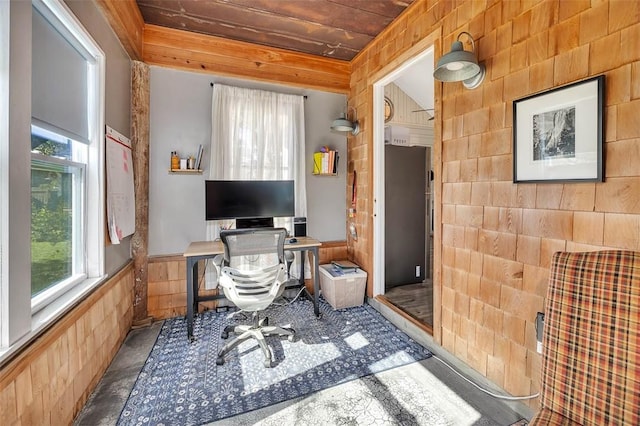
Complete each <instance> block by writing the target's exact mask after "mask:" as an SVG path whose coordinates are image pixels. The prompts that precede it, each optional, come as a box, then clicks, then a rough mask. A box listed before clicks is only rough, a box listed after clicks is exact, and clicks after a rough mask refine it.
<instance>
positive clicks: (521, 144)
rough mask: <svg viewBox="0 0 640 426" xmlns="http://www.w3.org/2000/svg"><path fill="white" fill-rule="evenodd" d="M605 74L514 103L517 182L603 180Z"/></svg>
mask: <svg viewBox="0 0 640 426" xmlns="http://www.w3.org/2000/svg"><path fill="white" fill-rule="evenodd" d="M603 115H604V75H600V76H597V77H593V78H590V79H588V80H584V81H580V82H577V83H572V84H569V85H566V86H562V87H557V88H554V89H552V90H549V91H547V92H543V93H538V94H535V95H531V96H528V97H526V98H522V99H518V100H516V101H514V102H513V182H514V183H521V182H569V181H580V182H602V181H603V179H604V170H603V167H604V166H603V158H602V157H603V145H602V142H603V139H604V126H603Z"/></svg>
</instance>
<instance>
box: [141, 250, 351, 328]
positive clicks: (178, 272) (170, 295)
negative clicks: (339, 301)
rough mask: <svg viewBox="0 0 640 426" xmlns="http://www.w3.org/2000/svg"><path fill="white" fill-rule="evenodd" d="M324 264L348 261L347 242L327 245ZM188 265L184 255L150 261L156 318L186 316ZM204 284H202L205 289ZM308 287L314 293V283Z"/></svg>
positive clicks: (151, 301)
mask: <svg viewBox="0 0 640 426" xmlns="http://www.w3.org/2000/svg"><path fill="white" fill-rule="evenodd" d="M319 252H320V264H321V265H322V264H325V263H330V262H331V261H332V260H343V259H347V243H346V241H331V242H324V243H322V246H321V247H320V250H319ZM198 270H199V271H200V273H201V274H200V280H201V283H203V282H204V281H203V280H204V276H203V275H202V271H204V266H203V262H200V263H199V264H198ZM186 271H187V262H186V260H185V258H184V256H180V255H177V256H156V257H151V258H149V289H148V294H149V296H148V311H149V315H151V316H152V317H153V318H154V319H156V320H157V319H164V318H173V317H176V316H180V315H185V314H186V309H187V292H186V291H187V290H186V289H187V276H186V273H187V272H186ZM202 285H203V284H201V288H203V287H202ZM306 285H307V288H308V289H309V290H310V291H313V283H312V282H311V280H307V282H306ZM200 294H202V295H208V294H217V290H201V292H200ZM201 305H202V306H203V307H205V308H206V309H213V308H215V307H216V302H214V301H212V302H204V303H202V304H201Z"/></svg>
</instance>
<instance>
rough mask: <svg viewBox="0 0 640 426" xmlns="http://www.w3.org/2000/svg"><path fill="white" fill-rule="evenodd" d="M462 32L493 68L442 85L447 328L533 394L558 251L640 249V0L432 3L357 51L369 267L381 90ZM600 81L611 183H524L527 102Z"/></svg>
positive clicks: (438, 151)
mask: <svg viewBox="0 0 640 426" xmlns="http://www.w3.org/2000/svg"><path fill="white" fill-rule="evenodd" d="M461 31H468V32H470V33H471V34H472V35H473V37H474V38H475V40H476V47H477V48H478V49H479V58H480V60H481V61H483V62H484V63H485V64H486V66H487V72H488V74H487V77H486V79H485V81H484V83H483V84H482V85H481V86H480V87H479V88H477V89H475V90H466V89H464V88H463V87H462V84H461V83H446V84H443V83H438V82H436V120H435V127H436V128H435V146H434V154H435V165H434V166H435V167H434V168H435V171H436V179H435V191H436V224H437V225H436V227H437V229H436V230H435V241H434V244H435V250H434V255H435V268H436V274H435V285H436V288H435V292H436V295H435V297H436V299H437V300H436V304H437V305H440V309H441V314H440V315H439V318H436V319H435V325H436V328H437V329H436V330H435V331H434V334H435V337H436V339H438V340H440V343H441V344H442V345H443V346H444V347H445V348H446V349H447V350H449V351H450V352H452V353H454V354H455V355H456V356H457V357H459V358H460V359H461V360H463V361H465V362H466V363H468V364H469V365H471V366H472V367H473V368H474V369H475V370H477V371H478V372H480V373H481V374H483V375H485V376H486V377H488V378H489V379H490V380H492V381H493V382H495V383H496V384H497V385H499V386H500V387H502V388H503V389H505V390H507V391H508V392H510V393H512V394H516V395H525V394H530V393H535V392H537V391H538V390H539V372H540V357H539V355H538V354H537V353H536V344H535V327H534V322H535V316H536V315H535V314H536V312H537V311H542V310H543V308H544V302H545V295H546V289H547V279H548V267H549V260H550V256H551V254H552V253H553V252H554V251H558V250H570V251H578V250H595V249H601V248H609V247H611V248H623V249H633V250H640V191H639V190H638V188H640V169H639V168H638V166H637V165H638V164H640V126H639V125H638V120H637V117H639V116H640V2H636V1H624V0H615V1H606V0H605V1H597V2H592V1H564V0H545V1H539V2H538V1H535V2H530V1H510V0H504V1H501V0H463V1H457V2H452V1H444V0H443V1H436V0H418V1H417V2H415V3H414V4H413V5H412V6H411V7H410V8H408V9H407V11H406V12H405V13H404V14H403V15H402V16H401V17H400V18H399V19H398V20H397V21H395V22H394V24H393V25H392V26H391V27H390V28H388V30H387V31H385V32H384V33H383V34H382V35H381V36H380V37H378V38H377V39H376V40H375V41H374V43H372V44H370V45H369V46H368V47H367V48H366V49H365V50H364V51H363V52H362V53H361V54H360V55H359V56H358V57H356V58H355V59H354V61H353V62H352V66H353V70H354V71H353V73H352V78H351V94H350V97H349V104H350V105H353V106H355V107H356V108H357V110H358V117H362V119H361V123H360V124H361V128H362V132H361V133H360V134H359V135H358V136H356V137H355V138H351V139H350V141H349V152H348V158H349V165H350V167H349V169H350V172H352V170H353V169H357V171H358V196H359V199H358V216H357V218H356V221H357V224H358V227H359V229H358V232H359V237H360V238H359V239H358V241H357V242H352V241H350V242H349V252H350V255H351V258H352V259H354V260H356V261H359V262H360V263H361V264H364V265H365V269H367V267H368V266H370V265H371V264H372V261H373V260H372V259H373V257H372V256H373V250H372V247H373V246H372V243H371V241H370V240H371V239H372V236H373V235H372V223H373V219H372V217H373V210H372V207H373V205H372V202H371V200H372V198H373V193H372V190H373V186H372V185H371V182H372V180H371V176H370V174H371V173H372V171H373V158H372V145H373V142H372V138H373V136H372V131H371V127H370V123H371V122H372V94H373V91H372V89H371V85H372V84H373V82H375V81H376V80H375V79H376V78H379V77H382V76H383V75H384V74H385V73H386V72H387V71H390V70H392V69H393V68H395V66H396V65H397V64H399V62H401V60H400V59H401V58H402V57H403V56H406V54H407V52H409V51H411V50H412V49H415V45H416V44H417V43H420V42H423V41H424V40H425V39H428V38H430V37H433V35H434V34H436V35H437V34H441V36H437V37H435V38H434V39H433V45H434V47H435V51H436V58H439V57H440V56H441V55H442V54H443V52H447V51H449V49H450V46H451V43H452V41H454V40H455V38H456V37H457V35H458V34H459V33H460V32H461ZM466 48H467V49H469V48H470V47H469V46H467V47H466ZM599 74H605V75H606V101H605V117H606V118H605V121H606V125H605V126H606V141H605V142H606V143H605V159H606V167H605V176H606V182H604V183H597V184H596V183H580V184H571V183H565V184H518V185H516V184H513V183H512V178H513V176H512V139H511V130H512V123H513V117H512V103H513V100H515V99H518V98H521V97H524V96H527V95H530V94H533V93H536V92H539V91H543V90H546V89H550V88H553V87H557V86H560V85H563V84H566V83H570V82H574V81H579V80H582V79H585V78H588V77H591V76H595V75H599ZM370 277H371V275H370ZM371 282H372V281H371V279H370V280H369V283H371ZM436 307H437V306H436ZM530 404H531V406H532V407H536V406H537V400H533V401H531V402H530Z"/></svg>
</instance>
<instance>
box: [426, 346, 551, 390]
mask: <svg viewBox="0 0 640 426" xmlns="http://www.w3.org/2000/svg"><path fill="white" fill-rule="evenodd" d="M433 357H434V358H435V359H437V360H438V361H440V362H441V363H443V364H444V365H445V366H447V367H449V369H450V370H451V371H453V372H454V373H456V374H457V375H458V376H460V377H461V378H462V379H464V380H465V381H467V382H468V383H470V384H472V385H473V386H475V387H476V388H477V389H478V390H480V391H482V392H484V393H486V394H487V395H489V396H492V397H494V398H497V399H504V400H506V401H523V400H527V399H534V398H537V397H538V396H540V392H537V393H535V394H533V395H525V396H510V395H500V394H497V393H493V392H491V391H489V390H487V389H484V388H482V387H481V386H480V385H478V384H477V383H475V382H473V381H471V380H469V379H468V378H466V377H465V376H463V375H462V374H461V373H459V372H458V370H456V369H455V368H453V367H452V366H451V365H449V363H447V362H446V361H445V360H443V359H442V358H440V357H438V356H437V355H436V354H433Z"/></svg>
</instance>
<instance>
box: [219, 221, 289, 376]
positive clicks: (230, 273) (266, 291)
mask: <svg viewBox="0 0 640 426" xmlns="http://www.w3.org/2000/svg"><path fill="white" fill-rule="evenodd" d="M285 237H286V230H285V229H284V228H259V229H241V230H223V231H221V232H220V239H221V240H222V243H223V245H224V259H223V261H222V268H221V271H220V274H219V277H220V278H219V282H218V284H219V286H220V287H222V290H223V291H224V295H225V297H226V298H227V299H229V300H230V301H231V302H232V303H233V304H235V305H236V306H237V307H238V308H239V309H240V310H241V311H246V312H251V313H252V318H253V321H252V324H242V325H230V326H227V327H225V329H224V331H223V332H222V338H223V339H226V338H228V337H229V334H230V333H234V334H238V337H236V338H235V339H234V340H232V341H230V342H228V343H227V344H226V345H225V346H224V347H223V348H222V349H221V350H220V352H218V358H217V360H216V364H217V365H222V364H224V357H225V355H226V354H228V353H229V352H230V351H231V350H232V349H233V348H235V347H236V346H238V345H239V344H240V343H241V342H243V341H244V340H246V339H249V338H252V339H256V340H257V341H258V344H259V345H260V348H261V349H262V352H263V353H264V356H265V361H264V365H265V367H271V366H272V365H273V362H272V354H271V350H270V349H269V347H268V345H267V343H266V341H265V336H270V335H278V336H286V337H287V338H288V339H289V341H293V340H294V339H295V331H294V330H293V329H292V328H289V327H278V326H275V325H274V326H271V325H269V320H268V318H266V317H265V318H263V319H262V320H260V319H259V317H258V312H259V311H262V310H264V309H266V308H267V307H268V306H269V305H270V304H271V303H273V301H274V300H275V299H277V298H278V297H280V296H281V295H282V292H283V291H284V288H285V285H286V281H287V274H286V266H285V260H284V240H285Z"/></svg>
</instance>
